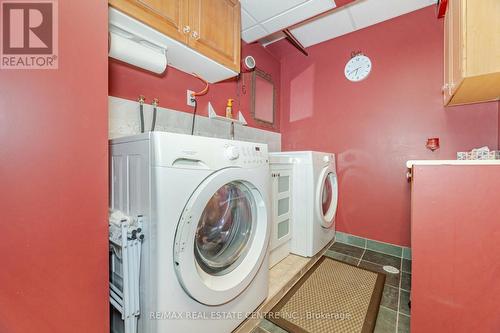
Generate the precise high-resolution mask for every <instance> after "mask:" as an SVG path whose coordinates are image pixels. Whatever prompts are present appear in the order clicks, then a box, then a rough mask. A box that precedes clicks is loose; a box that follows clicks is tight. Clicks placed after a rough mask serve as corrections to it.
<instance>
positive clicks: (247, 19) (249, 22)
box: [241, 8, 257, 30]
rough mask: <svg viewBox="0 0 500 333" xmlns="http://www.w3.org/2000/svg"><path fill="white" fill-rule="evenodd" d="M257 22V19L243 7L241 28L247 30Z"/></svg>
mask: <svg viewBox="0 0 500 333" xmlns="http://www.w3.org/2000/svg"><path fill="white" fill-rule="evenodd" d="M256 24H257V21H255V19H254V18H253V17H252V16H251V15H250V14H248V13H247V11H246V10H245V9H244V8H241V30H246V29H248V28H250V27H253V26H254V25H256Z"/></svg>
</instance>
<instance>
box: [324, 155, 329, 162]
mask: <svg viewBox="0 0 500 333" xmlns="http://www.w3.org/2000/svg"><path fill="white" fill-rule="evenodd" d="M323 162H327V163H328V162H330V155H325V156H323Z"/></svg>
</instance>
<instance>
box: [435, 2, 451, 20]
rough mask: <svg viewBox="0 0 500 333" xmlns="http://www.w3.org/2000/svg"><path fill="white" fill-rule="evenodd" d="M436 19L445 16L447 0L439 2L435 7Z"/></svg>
mask: <svg viewBox="0 0 500 333" xmlns="http://www.w3.org/2000/svg"><path fill="white" fill-rule="evenodd" d="M436 8H437V17H438V18H442V17H444V16H445V15H446V9H447V8H448V0H439V1H438V3H437V5H436Z"/></svg>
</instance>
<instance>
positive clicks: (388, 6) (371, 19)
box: [347, 0, 436, 29]
mask: <svg viewBox="0 0 500 333" xmlns="http://www.w3.org/2000/svg"><path fill="white" fill-rule="evenodd" d="M435 3H436V1H435V0H383V1H380V0H360V1H358V2H356V3H355V4H354V5H352V6H348V7H347V9H348V10H350V11H351V14H352V17H353V19H354V24H355V25H356V28H357V29H362V28H365V27H368V26H370V25H373V24H376V23H379V22H383V21H385V20H389V19H391V18H394V17H397V16H400V15H403V14H406V13H409V12H412V11H414V10H417V9H420V8H423V7H426V6H429V5H433V4H435Z"/></svg>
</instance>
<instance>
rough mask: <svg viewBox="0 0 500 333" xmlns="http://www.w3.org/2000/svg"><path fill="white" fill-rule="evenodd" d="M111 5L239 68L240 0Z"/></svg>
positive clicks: (115, 0) (130, 0)
mask: <svg viewBox="0 0 500 333" xmlns="http://www.w3.org/2000/svg"><path fill="white" fill-rule="evenodd" d="M109 4H110V6H111V7H114V8H116V9H118V10H120V11H121V12H123V13H125V14H127V15H129V16H131V17H133V18H135V19H137V20H139V21H141V22H142V23H144V24H146V25H149V26H150V27H152V28H154V29H156V30H158V31H159V32H161V33H163V34H165V35H167V36H169V37H171V38H173V39H175V40H177V41H180V42H181V43H183V44H185V45H188V46H189V47H190V48H192V49H194V50H195V51H197V52H199V53H201V54H203V55H205V56H207V57H208V58H210V59H212V60H214V61H216V62H218V63H220V64H222V65H224V66H226V67H228V68H230V69H232V70H233V71H235V72H239V71H240V48H241V39H240V38H241V37H240V35H241V11H240V3H239V1H238V0H109Z"/></svg>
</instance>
